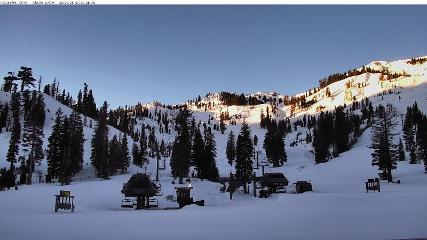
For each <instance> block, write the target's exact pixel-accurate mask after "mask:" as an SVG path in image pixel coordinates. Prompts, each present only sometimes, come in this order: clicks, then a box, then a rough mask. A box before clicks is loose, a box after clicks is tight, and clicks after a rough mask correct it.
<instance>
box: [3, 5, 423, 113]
mask: <svg viewBox="0 0 427 240" xmlns="http://www.w3.org/2000/svg"><path fill="white" fill-rule="evenodd" d="M426 19H427V5H422V6H362V5H357V6H332V5H323V6H298V5H292V6H289V5H269V6H262V5H252V6H249V5H240V6H218V5H210V6H189V5H181V6H171V5H169V6H154V5H145V6H144V5H127V6H125V5H123V6H118V5H102V6H100V5H98V6H0V32H1V35H2V36H1V37H0V74H1V75H2V77H3V76H5V75H6V74H7V72H9V71H15V72H17V71H18V69H19V68H20V66H29V67H32V68H33V72H34V75H35V76H36V77H38V76H42V77H43V79H44V80H43V81H44V83H50V82H52V81H53V79H54V78H56V79H57V80H58V81H59V82H60V88H65V89H66V90H67V91H70V93H71V94H73V95H74V96H77V93H78V91H79V89H81V88H83V83H85V82H86V83H87V84H88V85H89V87H90V88H92V89H93V91H94V95H95V99H96V101H97V103H98V104H99V105H100V104H102V102H103V101H104V100H106V101H108V103H109V104H110V107H112V108H115V107H118V106H125V105H134V104H136V103H138V102H142V103H148V102H152V101H154V100H157V101H160V102H162V103H166V104H176V103H181V102H183V101H185V100H187V99H193V98H195V97H197V96H198V95H201V96H204V95H205V94H206V93H208V92H218V91H229V92H238V93H255V92H259V91H262V92H267V91H268V92H270V91H275V92H279V93H281V94H288V95H292V94H295V93H298V92H301V91H305V90H308V89H309V88H313V87H315V86H318V80H319V79H321V78H323V77H325V76H328V75H329V74H333V73H336V72H344V71H346V70H348V69H352V68H356V67H360V66H362V65H366V64H368V63H369V62H371V61H373V60H397V59H403V58H410V57H416V56H425V55H427V30H426V24H425V22H426Z"/></svg>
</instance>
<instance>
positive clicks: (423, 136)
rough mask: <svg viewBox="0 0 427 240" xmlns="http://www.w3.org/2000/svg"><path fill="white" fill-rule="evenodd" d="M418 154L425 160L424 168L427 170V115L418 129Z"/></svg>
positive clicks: (423, 117)
mask: <svg viewBox="0 0 427 240" xmlns="http://www.w3.org/2000/svg"><path fill="white" fill-rule="evenodd" d="M417 139H418V141H417V142H418V155H419V159H420V160H422V161H424V168H425V171H426V172H427V117H426V116H425V115H424V116H422V118H421V120H420V123H419V124H418V129H417Z"/></svg>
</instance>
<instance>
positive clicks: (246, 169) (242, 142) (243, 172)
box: [236, 122, 253, 193]
mask: <svg viewBox="0 0 427 240" xmlns="http://www.w3.org/2000/svg"><path fill="white" fill-rule="evenodd" d="M252 157H253V144H252V137H251V130H250V129H249V126H248V124H247V123H246V122H243V123H242V127H241V129H240V134H239V136H238V137H237V143H236V177H237V178H239V179H241V180H243V181H244V182H245V184H244V191H245V193H247V192H248V190H247V186H246V183H249V182H250V179H251V177H252V170H253V169H252V166H253V162H252Z"/></svg>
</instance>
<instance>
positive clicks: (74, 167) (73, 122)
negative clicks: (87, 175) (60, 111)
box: [69, 110, 85, 175]
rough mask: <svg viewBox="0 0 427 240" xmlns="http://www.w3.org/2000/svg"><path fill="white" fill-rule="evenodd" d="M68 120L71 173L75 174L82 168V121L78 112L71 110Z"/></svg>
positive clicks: (83, 140)
mask: <svg viewBox="0 0 427 240" xmlns="http://www.w3.org/2000/svg"><path fill="white" fill-rule="evenodd" d="M69 122H70V130H69V134H70V143H71V144H70V146H69V147H70V148H71V150H70V151H71V153H70V158H71V159H70V161H71V173H72V174H73V175H75V174H76V173H78V172H79V171H80V170H81V169H82V168H83V153H84V142H85V139H84V132H83V122H82V118H81V116H80V114H79V113H78V112H77V111H76V110H73V112H72V113H71V115H70V117H69Z"/></svg>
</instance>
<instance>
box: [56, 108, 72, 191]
mask: <svg viewBox="0 0 427 240" xmlns="http://www.w3.org/2000/svg"><path fill="white" fill-rule="evenodd" d="M61 125H62V126H61V131H60V135H59V136H60V138H59V146H60V147H59V152H58V156H59V159H60V164H59V171H58V172H59V176H58V178H59V182H60V183H61V185H68V184H70V182H71V176H72V162H71V146H70V144H71V138H70V121H69V118H68V117H66V116H64V118H63V120H62V124H61Z"/></svg>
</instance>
